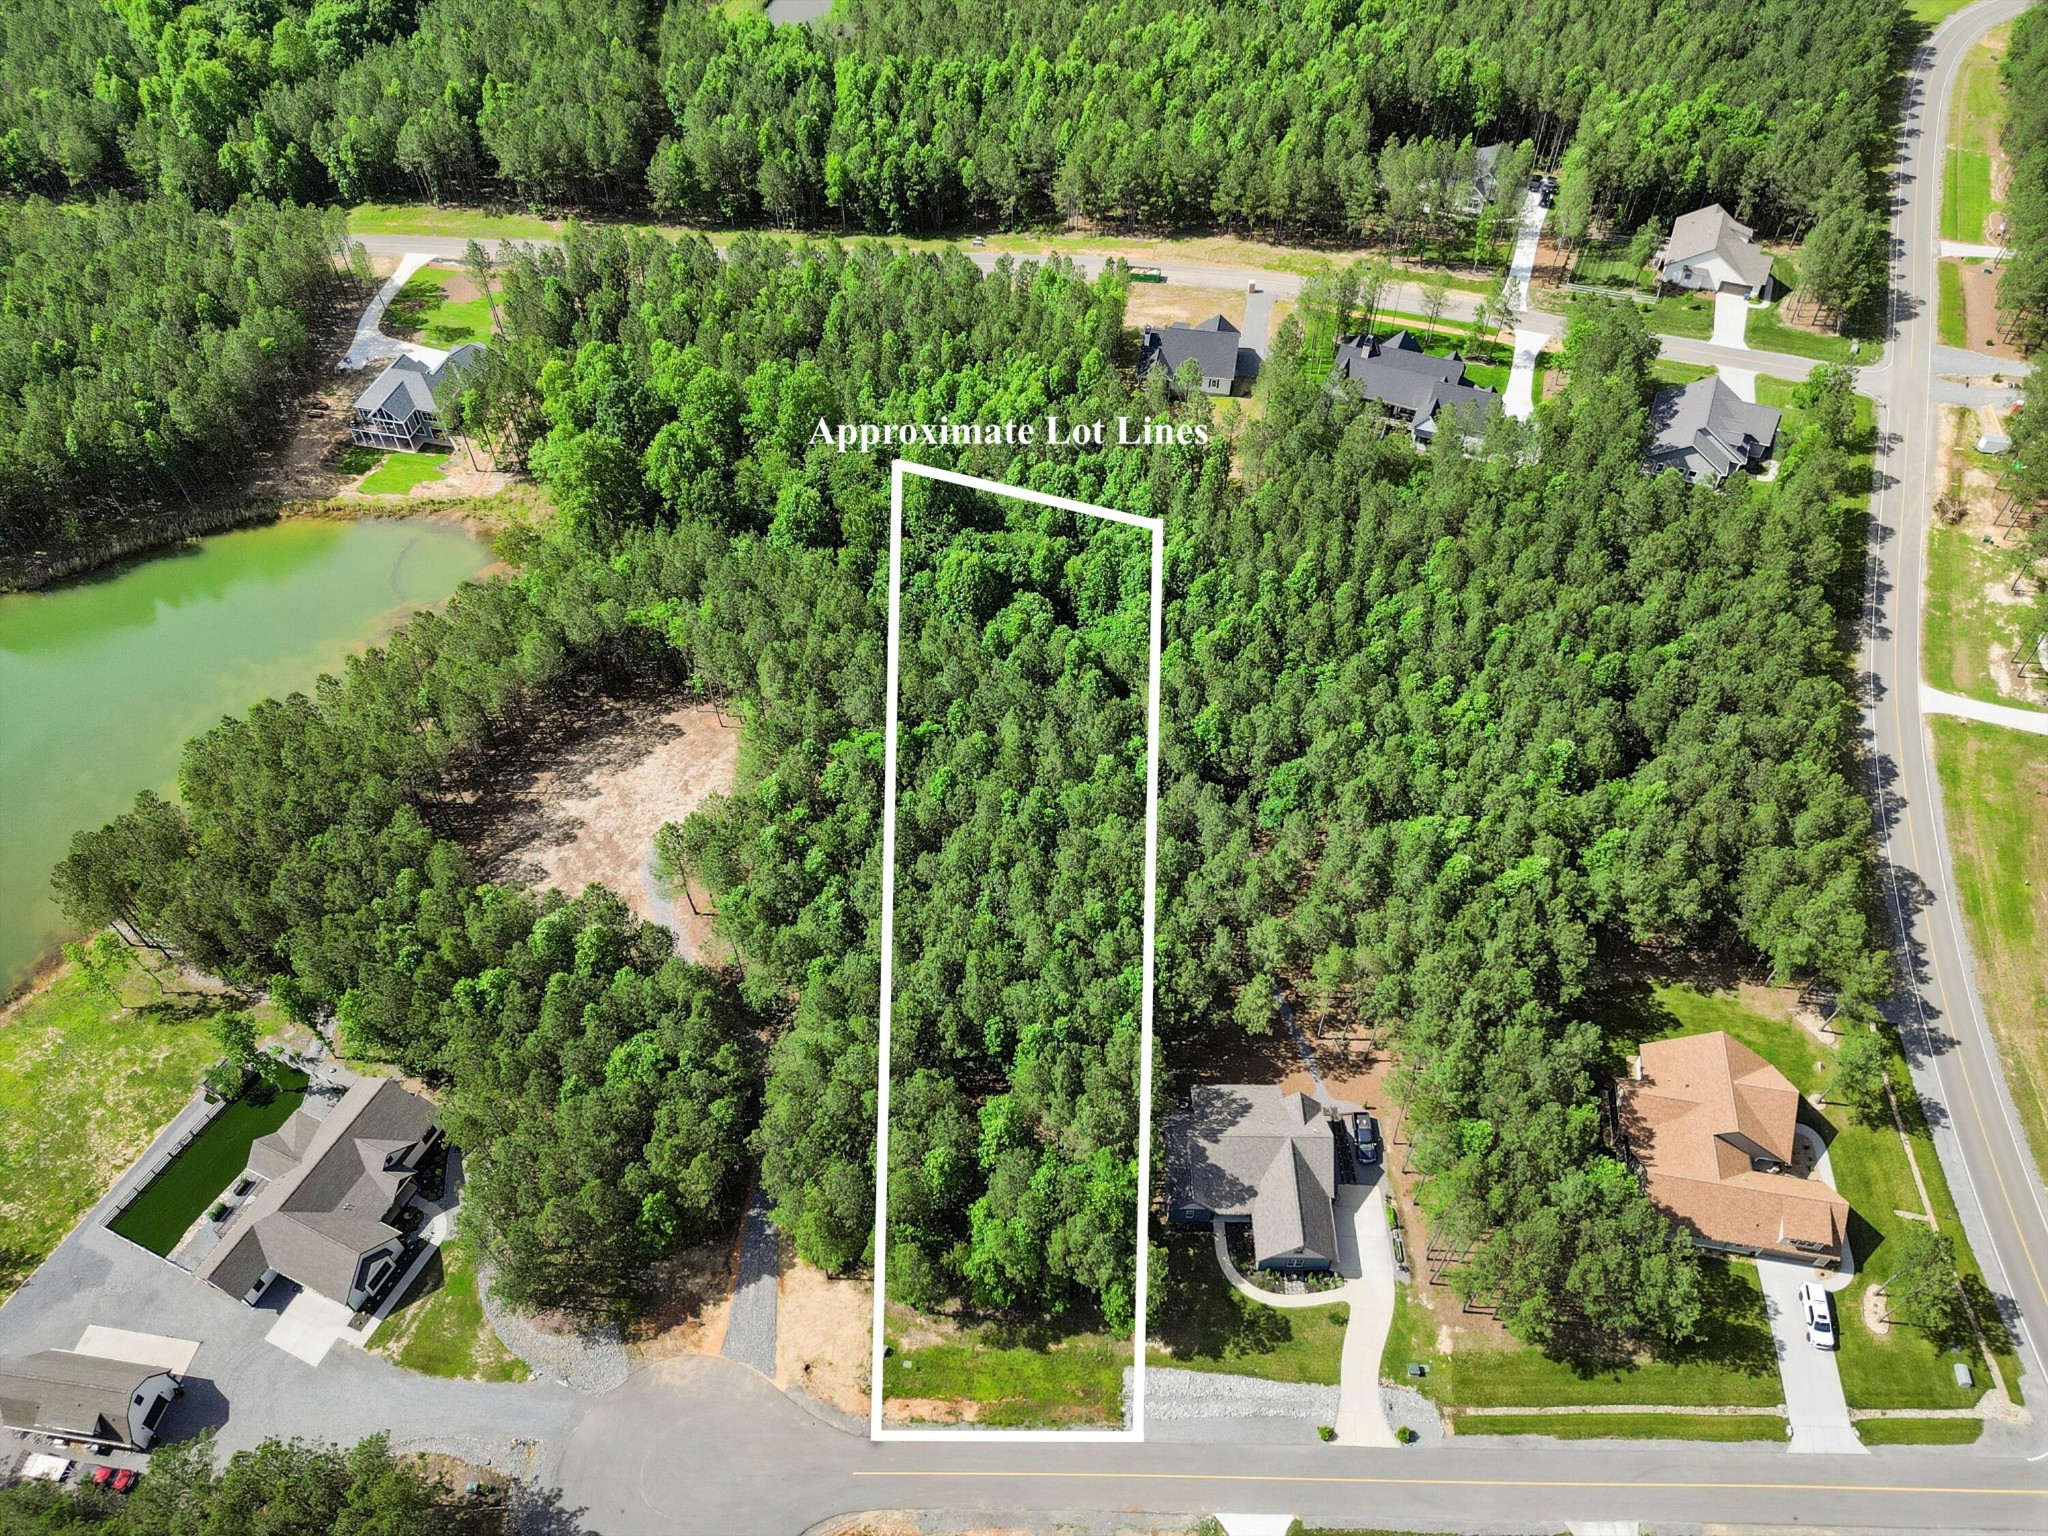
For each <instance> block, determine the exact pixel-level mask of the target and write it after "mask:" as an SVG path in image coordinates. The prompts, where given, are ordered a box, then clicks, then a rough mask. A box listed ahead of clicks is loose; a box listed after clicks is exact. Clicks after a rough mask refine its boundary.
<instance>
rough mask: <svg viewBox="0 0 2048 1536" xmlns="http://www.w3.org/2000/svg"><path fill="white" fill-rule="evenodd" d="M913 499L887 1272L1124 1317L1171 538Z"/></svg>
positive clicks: (927, 1296)
mask: <svg viewBox="0 0 2048 1536" xmlns="http://www.w3.org/2000/svg"><path fill="white" fill-rule="evenodd" d="M904 499H905V509H904V528H905V533H904V546H905V547H904V554H903V581H902V586H903V594H902V618H901V630H902V636H901V646H900V649H901V657H902V660H901V665H900V672H901V696H900V702H899V704H898V706H897V726H898V740H899V746H898V749H897V769H896V772H897V781H896V782H897V799H896V892H895V894H896V929H895V939H896V971H895V977H894V981H895V986H894V989H893V990H894V994H895V996H894V1009H893V1013H892V1028H891V1038H892V1046H893V1050H892V1057H893V1059H892V1061H891V1063H890V1071H891V1082H892V1084H893V1089H892V1091H893V1094H894V1098H893V1100H892V1103H891V1110H892V1114H891V1129H890V1141H889V1161H890V1200H889V1228H888V1232H887V1234H886V1237H887V1241H888V1244H889V1288H890V1291H891V1293H892V1294H893V1295H895V1296H897V1297H899V1298H900V1299H902V1300H904V1301H907V1302H909V1303H911V1304H912V1305H919V1306H927V1305H931V1304H933V1303H937V1302H940V1301H943V1300H947V1299H949V1298H951V1297H954V1296H959V1295H963V1294H965V1295H968V1296H970V1297H972V1299H973V1300H974V1301H975V1302H976V1303H978V1304H979V1305H981V1306H983V1307H998V1308H1007V1307H1016V1306H1019V1305H1023V1306H1027V1307H1029V1308H1030V1309H1032V1310H1034V1311H1037V1310H1050V1311H1055V1312H1057V1311H1064V1310H1065V1309H1066V1308H1067V1307H1068V1306H1069V1305H1070V1304H1072V1303H1074V1302H1086V1303H1088V1304H1090V1305H1091V1306H1093V1307H1098V1308H1100V1309H1102V1310H1103V1311H1104V1312H1105V1313H1106V1315H1107V1318H1108V1320H1109V1322H1110V1323H1111V1324H1112V1325H1114V1326H1117V1327H1120V1328H1128V1327H1129V1326H1130V1325H1131V1322H1132V1319H1133V1317H1134V1310H1133V1304H1134V1302H1135V1299H1136V1294H1137V1277H1136V1273H1135V1264H1136V1257H1137V1239H1136V1227H1135V1220H1136V1214H1137V1198H1138V1177H1137V1154H1138V1051H1139V1038H1140V1034H1139V1002H1140V990H1141V985H1142V978H1143V970H1142V964H1141V961H1142V921H1143V915H1144V897H1145V892H1144V873H1145V777H1146V774H1145V768H1146V753H1145V738H1146V695H1147V689H1148V687H1149V685H1150V679H1151V671H1152V667H1151V655H1150V650H1151V640H1150V633H1151V619H1150V613H1151V607H1152V602H1151V570H1152V560H1151V547H1150V537H1149V535H1148V534H1146V533H1144V532H1143V531H1141V530H1138V529H1134V528H1131V527H1128V526H1122V525H1118V524H1114V523H1106V522H1103V521H1100V520H1095V519H1090V518H1086V517H1081V516H1077V515H1076V514H1074V513H1071V512H1065V511H1058V510H1054V509H1050V508H1046V507H1041V506H1032V505H1028V504H1024V503H1019V502H1015V501H1007V500H1003V499H1001V498H995V497H986V496H981V495H978V494H976V493H973V492H962V491H959V490H957V489H956V488H955V487H952V486H947V485H934V484H933V483H932V482H930V481H920V480H910V481H907V482H906V494H905V498H904Z"/></svg>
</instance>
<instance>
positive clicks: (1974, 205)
mask: <svg viewBox="0 0 2048 1536" xmlns="http://www.w3.org/2000/svg"><path fill="white" fill-rule="evenodd" d="M1994 206H1995V205H1994V204H1993V203H1992V201H1991V156H1990V155H1989V154H1987V153H1986V152H1985V151H1983V150H1981V149H1962V148H1960V147H1958V146H1956V145H1953V144H1951V145H1950V146H1949V150H1948V155H1947V158H1946V159H1945V160H1944V161H1943V162H1942V169H1941V238H1942V239H1944V240H1967V241H1970V242H1971V243H1972V244H1978V243H1981V242H1982V241H1983V239H1984V221H1985V220H1986V219H1988V218H1990V217H1991V213H1992V210H1993V207H1994Z"/></svg>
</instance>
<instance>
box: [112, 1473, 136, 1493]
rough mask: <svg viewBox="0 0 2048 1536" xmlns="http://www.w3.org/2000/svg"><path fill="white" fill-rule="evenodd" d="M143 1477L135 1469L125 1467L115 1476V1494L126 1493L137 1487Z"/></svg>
mask: <svg viewBox="0 0 2048 1536" xmlns="http://www.w3.org/2000/svg"><path fill="white" fill-rule="evenodd" d="M141 1476H142V1474H141V1473H140V1472H138V1471H136V1470H135V1469H134V1468H133V1467H123V1468H122V1469H121V1470H120V1471H118V1472H116V1473H115V1474H114V1492H116V1493H126V1492H127V1491H128V1490H129V1489H130V1488H133V1487H134V1486H135V1484H136V1482H137V1481H138V1480H139V1479H140V1478H141Z"/></svg>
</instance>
